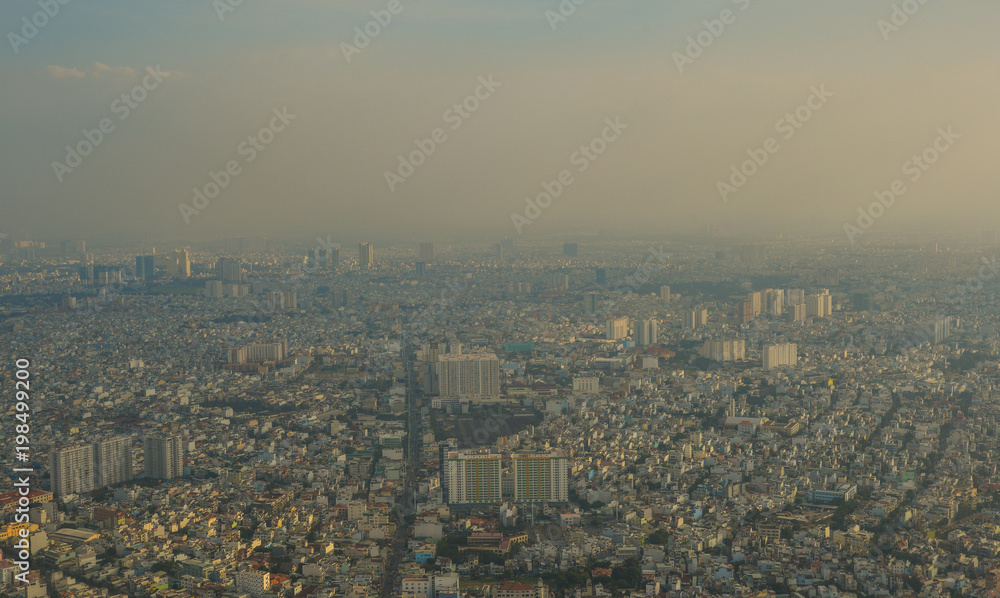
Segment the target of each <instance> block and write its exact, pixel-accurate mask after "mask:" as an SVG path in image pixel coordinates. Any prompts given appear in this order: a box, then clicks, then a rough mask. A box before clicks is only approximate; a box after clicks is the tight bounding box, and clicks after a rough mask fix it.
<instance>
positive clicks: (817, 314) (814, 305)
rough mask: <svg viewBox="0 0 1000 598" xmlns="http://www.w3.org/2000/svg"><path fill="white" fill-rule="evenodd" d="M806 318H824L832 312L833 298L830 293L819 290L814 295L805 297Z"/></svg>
mask: <svg viewBox="0 0 1000 598" xmlns="http://www.w3.org/2000/svg"><path fill="white" fill-rule="evenodd" d="M805 303H806V316H808V317H810V318H826V317H828V316H829V315H830V314H831V312H832V311H833V297H832V296H831V295H830V291H828V290H826V289H820V292H819V293H817V294H815V295H809V296H807V297H806V301H805Z"/></svg>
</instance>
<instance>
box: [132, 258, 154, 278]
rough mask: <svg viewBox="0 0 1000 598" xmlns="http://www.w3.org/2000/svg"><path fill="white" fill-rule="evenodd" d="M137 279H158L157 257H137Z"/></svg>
mask: <svg viewBox="0 0 1000 598" xmlns="http://www.w3.org/2000/svg"><path fill="white" fill-rule="evenodd" d="M135 277H136V278H137V279H141V280H153V279H154V278H156V256H155V255H137V256H136V257H135Z"/></svg>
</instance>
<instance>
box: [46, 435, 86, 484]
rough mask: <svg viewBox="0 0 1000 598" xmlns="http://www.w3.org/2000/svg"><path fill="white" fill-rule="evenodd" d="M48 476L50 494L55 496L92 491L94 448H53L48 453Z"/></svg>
mask: <svg viewBox="0 0 1000 598" xmlns="http://www.w3.org/2000/svg"><path fill="white" fill-rule="evenodd" d="M49 476H50V477H51V480H52V486H51V488H52V492H53V493H54V494H56V495H57V496H66V495H67V494H83V493H85V492H90V491H92V490H94V489H95V487H94V448H93V447H92V446H91V445H89V444H79V445H75V446H66V447H60V448H57V447H53V448H52V450H51V452H50V453H49Z"/></svg>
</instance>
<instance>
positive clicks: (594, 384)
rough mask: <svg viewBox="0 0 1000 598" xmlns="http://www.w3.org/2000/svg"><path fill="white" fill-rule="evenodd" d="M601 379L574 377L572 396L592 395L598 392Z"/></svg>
mask: <svg viewBox="0 0 1000 598" xmlns="http://www.w3.org/2000/svg"><path fill="white" fill-rule="evenodd" d="M600 386H601V379H600V378H598V377H596V376H594V377H574V378H573V394H587V393H594V392H598V391H599V390H600Z"/></svg>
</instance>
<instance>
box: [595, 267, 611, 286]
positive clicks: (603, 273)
mask: <svg viewBox="0 0 1000 598" xmlns="http://www.w3.org/2000/svg"><path fill="white" fill-rule="evenodd" d="M594 275H595V276H596V278H597V280H596V281H595V282H596V283H597V284H608V270H607V268H598V269H596V270H594Z"/></svg>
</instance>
